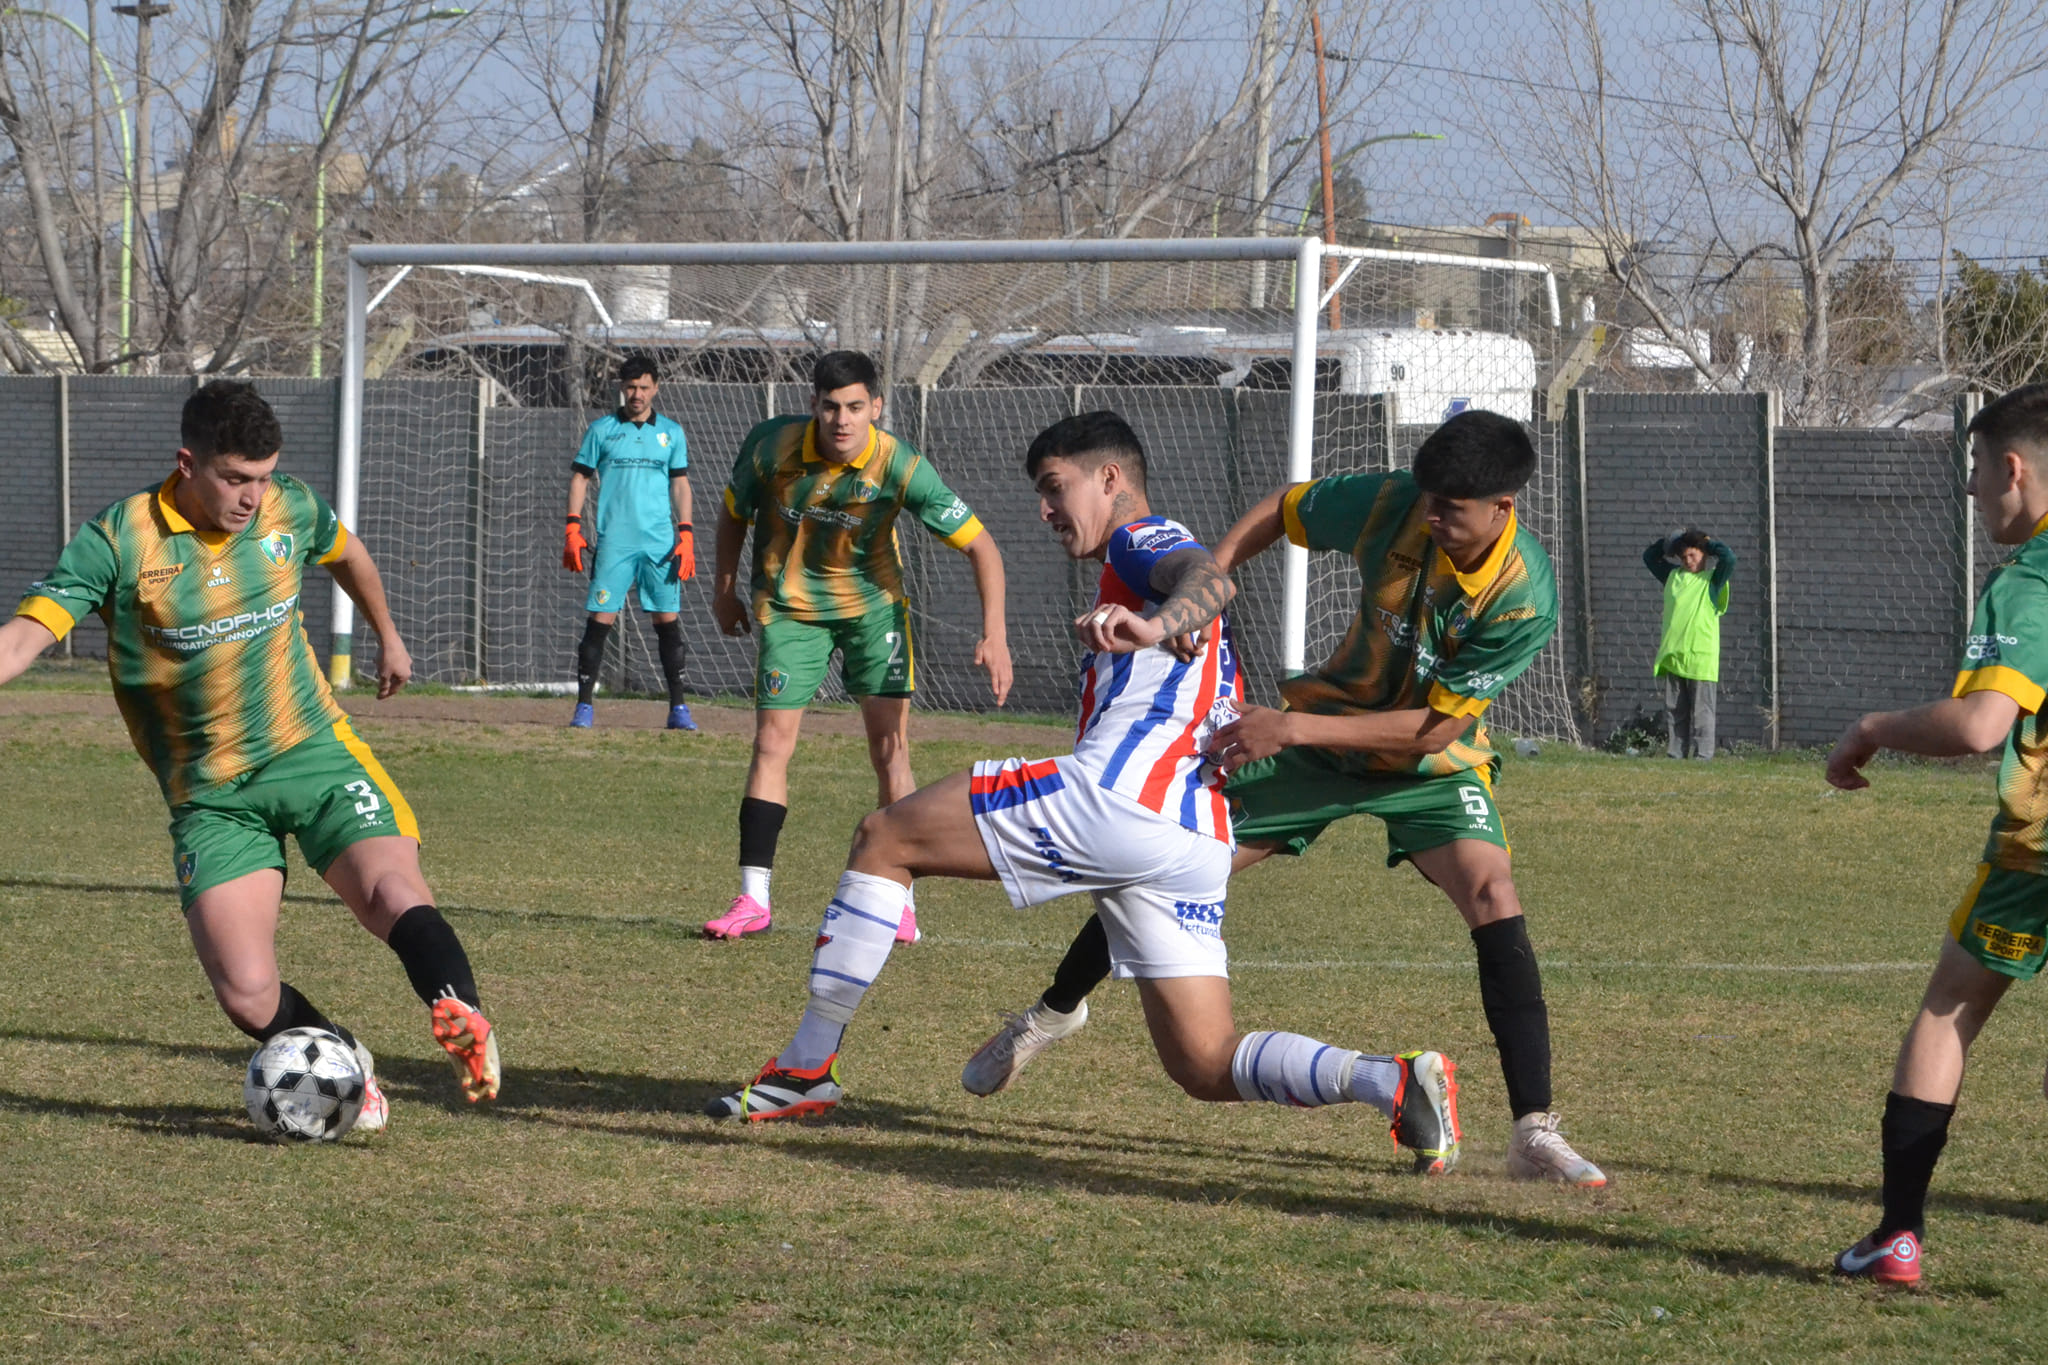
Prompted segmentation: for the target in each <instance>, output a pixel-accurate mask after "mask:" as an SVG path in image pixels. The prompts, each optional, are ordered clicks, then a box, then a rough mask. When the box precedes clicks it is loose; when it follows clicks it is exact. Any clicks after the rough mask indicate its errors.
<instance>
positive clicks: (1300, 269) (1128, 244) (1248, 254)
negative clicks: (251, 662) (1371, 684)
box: [330, 237, 1324, 685]
mask: <svg viewBox="0 0 2048 1365" xmlns="http://www.w3.org/2000/svg"><path fill="white" fill-rule="evenodd" d="M1323 250H1324V247H1323V243H1322V241H1321V240H1320V239H1318V238H1314V237H1206V238H1187V239H1180V238H1148V239H1143V240H1136V241H1131V240H1124V241H1115V240H1101V239H1094V240H1087V239H1083V240H1072V241H1068V240H1051V241H1008V242H997V241H972V242H958V241H955V242H816V243H801V242H680V243H655V242H587V243H561V244H553V243H544V244H543V243H509V244H507V243H498V244H476V245H466V244H460V243H416V244H404V243H365V244H361V245H358V246H354V247H351V248H350V249H349V254H348V265H347V294H348V302H347V313H346V321H345V324H344V328H343V333H342V363H341V375H342V385H341V411H340V414H339V421H338V423H337V427H338V430H337V432H336V436H337V444H338V447H339V448H338V450H337V453H336V460H335V499H334V505H335V511H336V512H337V513H338V514H339V516H340V517H341V520H342V522H343V524H344V525H350V526H353V525H355V524H356V521H357V515H358V512H359V510H360V508H359V501H358V494H359V490H360V480H361V469H362V464H361V460H362V431H363V378H364V375H363V358H364V345H365V336H366V333H367V330H368V328H367V319H368V313H369V302H370V290H369V272H370V270H371V269H373V268H376V267H385V266H396V267H400V268H410V267H416V266H463V265H466V266H487V267H504V268H525V269H531V268H536V267H540V268H551V267H558V266H599V267H604V266H636V265H721V264H723V265H742V266H744V265H755V266H784V265H823V266H835V265H840V266H861V265H944V264H984V265H1004V264H1027V263H1028V264H1045V263H1072V264H1075V265H1084V264H1099V263H1105V262H1107V263H1118V262H1128V263H1145V262H1186V261H1193V262H1207V261H1262V260H1263V261H1292V262H1293V263H1294V265H1295V272H1296V273H1295V278H1296V281H1297V288H1296V289H1295V291H1294V295H1295V297H1294V308H1293V323H1294V327H1293V338H1292V346H1291V371H1290V384H1291V391H1290V393H1289V402H1288V409H1287V414H1288V415H1287V477H1288V479H1289V481H1290V482H1295V483H1305V482H1307V481H1308V480H1309V479H1310V478H1311V477H1312V470H1313V462H1312V441H1311V438H1312V435H1313V428H1314V420H1315V364H1316V341H1317V336H1316V320H1317V315H1318V311H1319V309H1318V297H1317V296H1318V292H1319V291H1318V290H1317V288H1316V287H1315V283H1314V282H1317V281H1320V280H1321V279H1322V262H1323ZM1284 602H1285V610H1284V621H1283V627H1282V640H1281V648H1282V659H1283V662H1284V664H1285V666H1286V667H1287V668H1288V669H1289V670H1291V671H1299V670H1300V669H1301V668H1302V667H1303V666H1304V663H1305V655H1306V652H1307V638H1308V627H1307V619H1308V609H1307V602H1308V552H1307V551H1306V550H1303V549H1302V548H1300V547H1299V546H1295V545H1289V546H1287V547H1286V558H1285V570H1284ZM333 603H334V615H333V654H332V659H331V663H330V670H331V674H332V676H333V678H334V680H335V682H336V683H337V684H341V685H346V683H347V682H348V681H349V678H350V676H351V670H352V661H351V658H350V655H351V653H352V650H353V638H354V633H355V604H354V603H353V602H352V601H350V599H349V597H348V595H347V594H346V593H344V592H343V591H342V590H341V588H340V586H339V585H336V587H335V589H334V596H333Z"/></svg>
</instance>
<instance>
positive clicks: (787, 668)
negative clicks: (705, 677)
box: [754, 602, 917, 711]
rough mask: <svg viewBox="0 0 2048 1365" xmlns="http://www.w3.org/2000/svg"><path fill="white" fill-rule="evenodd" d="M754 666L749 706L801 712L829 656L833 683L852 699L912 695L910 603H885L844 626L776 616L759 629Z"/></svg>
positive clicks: (821, 678) (819, 683) (914, 670)
mask: <svg viewBox="0 0 2048 1365" xmlns="http://www.w3.org/2000/svg"><path fill="white" fill-rule="evenodd" d="M759 633H760V639H761V644H760V654H759V657H758V658H757V659H756V660H755V663H754V705H755V706H757V707H759V708H760V709H762V710H764V711H801V710H802V709H803V708H804V707H806V706H809V705H810V704H811V698H813V697H815V696H817V695H818V689H819V688H820V687H822V686H824V684H825V670H826V668H828V667H829V666H830V665H831V662H832V651H833V650H835V649H836V650H838V651H839V680H840V681H841V682H843V683H845V684H846V690H847V691H848V692H850V693H852V694H853V695H854V696H856V697H907V696H909V695H910V694H911V693H912V692H915V691H916V690H917V654H916V651H915V650H913V649H912V648H911V643H910V604H909V603H907V602H896V603H886V604H884V605H882V606H879V607H876V608H875V609H874V610H873V611H871V612H869V613H867V614H866V615H865V616H856V617H853V618H852V619H850V620H845V621H793V620H790V619H789V618H788V617H781V618H778V619H776V620H773V621H770V622H768V623H767V624H766V625H764V626H762V627H761V629H760V632H759Z"/></svg>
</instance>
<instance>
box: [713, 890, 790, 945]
mask: <svg viewBox="0 0 2048 1365" xmlns="http://www.w3.org/2000/svg"><path fill="white" fill-rule="evenodd" d="M774 927H775V917H774V916H773V915H772V914H770V913H769V911H768V907H767V906H765V905H763V904H761V902H759V901H757V900H755V899H754V898H753V897H752V896H749V895H747V894H745V893H744V892H742V893H741V894H740V895H737V896H734V897H733V898H732V904H731V905H729V906H727V907H726V910H725V913H724V914H722V915H720V916H719V917H718V918H717V919H715V920H712V921H711V922H710V923H708V924H706V925H705V926H704V937H706V938H745V937H746V936H747V935H748V934H765V933H767V932H768V931H769V930H770V929H773V928H774Z"/></svg>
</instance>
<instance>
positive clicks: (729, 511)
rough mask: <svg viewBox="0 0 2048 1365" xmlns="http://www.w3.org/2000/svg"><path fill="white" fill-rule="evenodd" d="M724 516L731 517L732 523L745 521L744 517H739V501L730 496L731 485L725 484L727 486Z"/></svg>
mask: <svg viewBox="0 0 2048 1365" xmlns="http://www.w3.org/2000/svg"><path fill="white" fill-rule="evenodd" d="M725 514H726V515H727V516H729V517H731V518H732V519H733V520H734V521H745V520H746V518H745V517H743V516H741V515H740V504H739V499H737V498H735V497H734V496H733V495H732V485H731V484H727V485H726V486H725Z"/></svg>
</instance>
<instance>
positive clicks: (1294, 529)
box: [1280, 479, 1316, 550]
mask: <svg viewBox="0 0 2048 1365" xmlns="http://www.w3.org/2000/svg"><path fill="white" fill-rule="evenodd" d="M1315 486H1316V481H1315V480H1314V479H1310V480H1309V481H1308V482H1307V483H1298V484H1296V485H1294V487H1292V488H1290V489H1288V490H1287V494H1286V496H1285V497H1283V498H1281V499H1280V520H1281V522H1282V523H1283V524H1284V525H1285V526H1286V527H1287V539H1288V540H1289V541H1290V542H1292V543H1293V544H1296V545H1299V546H1300V547H1301V548H1302V549H1304V550H1306V549H1307V548H1308V528H1307V527H1305V526H1303V525H1302V524H1301V500H1302V497H1303V496H1304V495H1305V494H1306V493H1307V492H1308V490H1309V489H1311V488H1314V487H1315Z"/></svg>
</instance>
